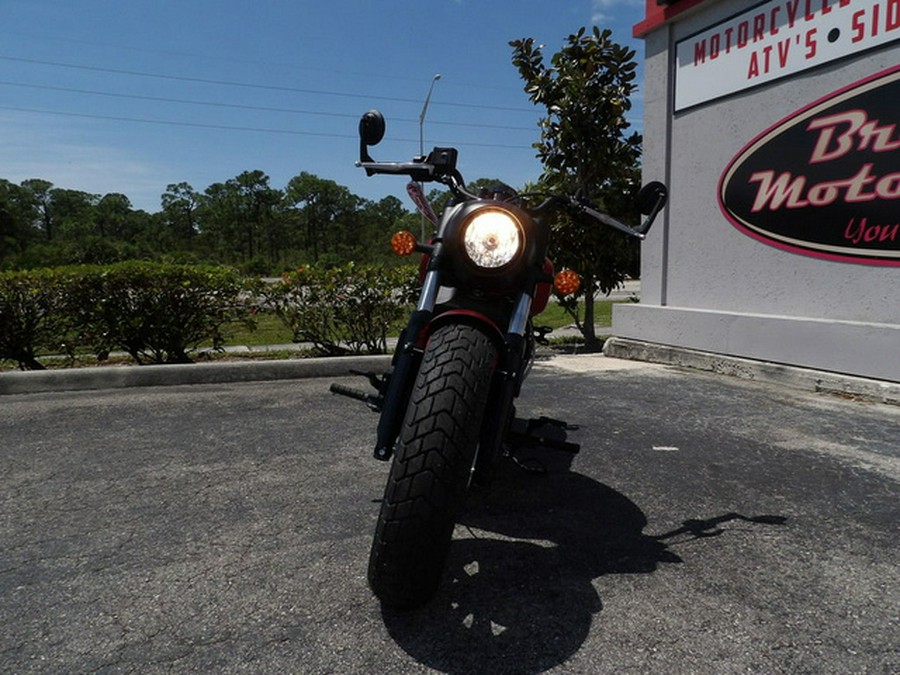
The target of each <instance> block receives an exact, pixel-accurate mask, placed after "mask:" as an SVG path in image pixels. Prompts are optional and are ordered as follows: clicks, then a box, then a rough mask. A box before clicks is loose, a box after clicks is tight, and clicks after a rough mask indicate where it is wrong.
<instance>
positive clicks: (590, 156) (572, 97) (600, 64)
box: [509, 26, 641, 345]
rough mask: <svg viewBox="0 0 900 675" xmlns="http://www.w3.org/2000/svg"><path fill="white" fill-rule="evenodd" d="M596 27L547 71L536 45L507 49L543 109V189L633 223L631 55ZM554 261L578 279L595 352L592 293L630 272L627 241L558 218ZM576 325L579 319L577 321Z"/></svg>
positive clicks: (526, 42)
mask: <svg viewBox="0 0 900 675" xmlns="http://www.w3.org/2000/svg"><path fill="white" fill-rule="evenodd" d="M611 35H612V32H611V31H610V30H608V29H605V30H603V31H601V30H600V29H599V28H598V27H596V26H595V27H594V29H593V31H591V32H587V31H586V30H585V29H584V28H581V29H580V30H579V31H578V32H577V33H575V34H573V35H570V36H569V37H568V40H567V42H566V44H565V45H564V46H563V48H562V49H561V50H560V51H559V52H557V53H556V54H554V55H553V57H552V58H551V60H550V65H549V66H548V65H545V63H544V55H543V53H542V51H541V47H540V46H536V45H535V43H534V39H533V38H523V39H521V40H515V41H513V42H510V43H509V44H510V46H511V47H512V48H513V57H512V61H513V64H514V65H515V66H516V68H517V69H518V71H519V74H520V75H521V77H522V79H523V80H524V82H525V91H526V93H527V94H528V97H529V98H530V99H531V101H532V102H533V103H535V104H537V105H542V106H544V107H545V108H546V110H547V115H546V117H544V118H542V119H541V120H540V122H539V126H540V130H541V139H540V141H539V142H537V143H535V144H534V147H535V148H536V149H537V151H538V157H539V158H540V160H541V162H542V163H543V165H544V173H543V175H542V176H541V182H542V184H543V185H544V186H545V187H547V188H549V189H552V190H555V191H560V192H567V193H574V192H578V193H580V194H581V195H583V196H584V197H586V198H588V199H590V200H591V201H593V202H595V203H596V204H598V205H600V206H601V207H602V208H605V209H607V210H609V211H611V212H613V214H614V215H616V216H619V217H620V218H621V217H633V216H634V215H635V212H634V209H633V207H628V212H624V213H623V211H622V209H623V206H624V204H626V203H628V204H631V203H632V202H633V196H634V194H635V193H636V191H637V188H638V183H639V169H638V166H639V158H640V152H641V136H640V134H637V133H632V134H630V135H628V136H626V132H627V130H628V128H629V126H630V125H629V122H628V120H627V119H626V117H625V116H626V113H627V112H628V111H629V110H630V109H631V100H630V96H631V94H632V93H633V92H634V90H635V89H636V86H637V85H636V84H635V77H636V75H635V69H636V67H637V64H636V63H635V61H634V51H633V50H630V49H628V48H626V47H623V46H621V45H619V44H617V43H616V42H614V41H613V40H612V39H611ZM554 230H555V231H554V237H553V251H552V254H553V257H554V259H555V261H556V263H557V264H558V265H562V266H565V267H570V268H572V269H574V270H576V271H578V272H579V273H580V274H581V275H582V277H583V280H584V282H583V285H582V293H583V297H584V320H583V323H581V324H580V325H579V327H580V328H581V330H582V333H583V334H584V337H585V340H586V341H587V343H588V344H589V345H596V342H597V337H596V335H595V332H594V294H595V293H596V292H597V291H598V290H600V291H602V292H604V293H609V291H611V290H612V289H614V288H616V287H617V286H618V285H619V284H620V283H621V282H622V281H623V280H624V278H625V276H626V274H627V272H628V270H629V269H630V268H631V267H632V261H631V259H632V257H633V251H632V250H631V249H630V247H629V245H628V244H627V243H626V239H625V236H624V235H622V234H620V233H618V232H614V231H612V230H610V229H609V228H604V227H600V226H598V225H597V223H596V222H594V221H593V220H590V221H589V222H588V221H579V220H571V219H561V220H560V221H559V222H558V223H557V224H556V225H555V226H554ZM575 316H576V321H577V320H578V317H577V314H576V315H575Z"/></svg>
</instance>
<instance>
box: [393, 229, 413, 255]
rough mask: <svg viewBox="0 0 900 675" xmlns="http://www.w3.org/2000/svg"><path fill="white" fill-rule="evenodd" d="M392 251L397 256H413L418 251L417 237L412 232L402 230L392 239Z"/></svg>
mask: <svg viewBox="0 0 900 675" xmlns="http://www.w3.org/2000/svg"><path fill="white" fill-rule="evenodd" d="M391 250H392V251H393V252H394V253H396V254H397V255H402V256H406V255H412V253H413V252H414V251H415V250H416V237H415V235H414V234H413V233H412V232H407V231H406V230H402V231H400V232H397V233H396V234H394V236H393V237H391Z"/></svg>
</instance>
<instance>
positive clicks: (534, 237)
mask: <svg viewBox="0 0 900 675" xmlns="http://www.w3.org/2000/svg"><path fill="white" fill-rule="evenodd" d="M445 218H446V224H445V226H444V227H443V229H442V232H441V234H442V236H441V239H442V243H443V247H444V249H443V251H444V254H445V255H442V256H441V259H442V261H443V262H444V263H445V264H446V265H447V267H445V268H444V271H445V272H446V273H447V274H446V276H445V277H444V283H445V285H447V286H455V287H459V286H465V287H467V288H469V289H471V290H477V291H480V292H484V293H489V294H501V295H502V294H506V293H516V292H518V291H521V290H522V288H524V286H523V284H525V283H529V282H530V281H531V280H533V279H532V277H533V276H534V275H535V274H536V273H539V271H540V269H541V266H542V265H543V264H544V258H545V257H546V255H547V244H548V242H547V237H548V233H547V230H546V228H545V227H544V226H543V225H539V224H538V223H537V222H536V221H535V220H534V219H533V218H532V217H531V216H530V215H529V214H528V213H527V212H526V211H525V210H524V209H521V208H519V207H518V206H516V205H515V204H510V203H508V202H498V201H495V200H493V199H473V200H469V201H466V202H463V203H461V204H457V205H456V206H454V207H452V211H450V212H448V214H447V215H446V216H445Z"/></svg>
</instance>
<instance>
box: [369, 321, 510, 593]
mask: <svg viewBox="0 0 900 675" xmlns="http://www.w3.org/2000/svg"><path fill="white" fill-rule="evenodd" d="M496 363H497V348H496V347H495V346H494V344H493V342H492V341H491V340H490V338H488V337H487V336H486V335H485V334H484V333H483V332H481V331H480V330H478V329H477V328H475V327H473V326H469V325H466V324H451V325H447V326H443V327H441V328H439V329H438V330H436V331H435V332H434V334H433V335H432V336H431V339H430V340H429V342H428V346H427V347H426V349H425V354H424V356H423V359H422V365H421V367H420V369H419V374H418V376H417V378H416V384H415V387H414V388H413V391H412V394H411V396H410V402H409V405H408V407H407V410H406V418H405V420H404V422H403V427H402V428H401V430H400V437H399V440H398V445H397V449H396V452H395V455H394V460H393V463H392V464H391V470H390V475H389V476H388V481H387V486H386V487H385V490H384V501H383V502H382V504H381V513H380V514H379V517H378V524H377V526H376V529H375V538H374V541H373V542H372V551H371V554H370V556H369V575H368V576H369V585H370V586H371V588H372V590H373V591H374V593H375V595H376V596H377V597H378V598H379V599H380V600H381V601H382V603H383V604H385V605H387V606H391V607H396V608H401V609H411V608H413V607H417V606H419V605H422V604H424V603H425V602H427V601H428V600H429V599H431V597H432V596H433V595H434V593H435V591H436V590H437V587H438V584H439V583H440V580H441V574H442V573H443V569H444V563H445V561H446V559H447V553H448V550H449V547H450V540H451V538H452V536H453V526H454V523H455V520H456V515H457V512H458V511H459V508H460V507H461V505H462V503H463V500H464V497H465V490H466V485H467V482H468V477H469V471H470V469H471V467H472V462H473V458H474V455H475V449H476V447H477V445H478V437H479V432H480V429H481V421H482V417H483V415H484V408H485V403H486V400H487V396H488V392H489V390H490V386H491V378H492V377H493V373H494V369H495V367H496Z"/></svg>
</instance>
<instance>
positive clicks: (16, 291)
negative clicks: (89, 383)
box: [0, 262, 412, 370]
mask: <svg viewBox="0 0 900 675" xmlns="http://www.w3.org/2000/svg"><path fill="white" fill-rule="evenodd" d="M411 277H412V274H411V273H410V270H409V269H408V268H407V269H404V270H384V269H380V268H375V267H362V266H360V267H357V266H354V265H352V264H351V265H347V266H345V267H342V268H337V269H318V268H312V269H306V270H298V271H297V272H295V273H292V274H289V275H285V277H284V279H283V280H282V281H281V282H280V283H276V284H272V285H266V284H263V283H262V282H260V281H259V280H257V279H251V278H247V277H244V276H241V275H240V274H238V273H237V272H235V271H233V270H230V269H228V268H223V267H213V266H189V265H160V264H152V263H142V262H126V263H120V264H116V265H108V266H78V267H62V268H54V269H40V270H29V271H18V272H3V273H0V360H12V361H14V362H16V364H17V365H18V367H19V368H20V369H22V370H30V369H43V368H44V365H43V364H42V363H41V362H40V361H39V357H40V356H41V355H46V354H66V355H68V356H70V357H71V358H74V356H75V354H76V353H82V352H85V351H87V352H88V353H91V354H94V355H96V357H97V358H98V359H99V360H105V359H106V358H107V357H108V355H109V353H110V352H111V351H116V350H118V351H124V352H127V353H128V354H129V355H130V356H131V357H132V359H134V361H135V362H136V363H138V364H151V363H188V362H190V361H191V358H190V353H191V352H192V351H194V350H196V349H197V348H198V346H199V345H201V344H211V345H212V346H213V347H214V348H218V347H220V346H221V345H222V344H223V343H224V341H225V339H226V335H227V332H228V330H229V329H232V328H234V327H236V326H238V325H244V326H246V327H248V328H253V327H254V319H253V317H254V316H255V315H256V313H257V312H259V311H266V310H268V311H274V312H275V313H276V314H277V315H278V316H279V317H280V318H281V320H282V321H284V323H285V324H286V325H287V326H288V327H289V328H290V329H291V330H292V331H293V334H294V338H295V340H296V341H304V342H311V343H312V344H313V345H314V346H315V348H316V349H318V351H320V352H321V353H324V354H338V353H344V352H348V351H350V352H361V351H368V352H379V351H381V352H383V351H385V349H386V336H387V331H388V330H389V326H390V325H391V323H392V322H394V321H396V320H397V318H398V317H399V316H401V315H402V313H403V306H402V305H403V302H404V300H405V297H404V296H405V294H406V292H407V289H408V288H409V286H410V283H409V280H410V279H411Z"/></svg>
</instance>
